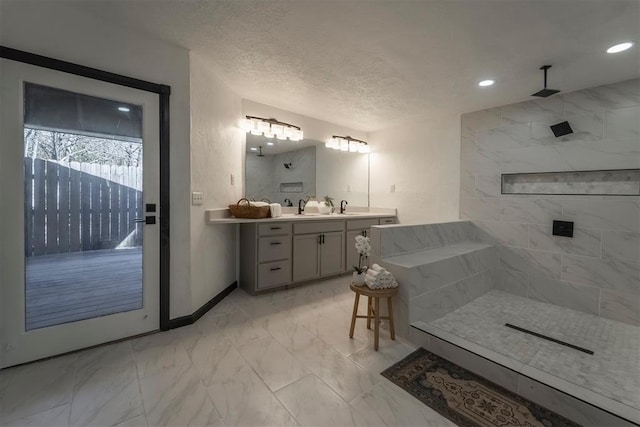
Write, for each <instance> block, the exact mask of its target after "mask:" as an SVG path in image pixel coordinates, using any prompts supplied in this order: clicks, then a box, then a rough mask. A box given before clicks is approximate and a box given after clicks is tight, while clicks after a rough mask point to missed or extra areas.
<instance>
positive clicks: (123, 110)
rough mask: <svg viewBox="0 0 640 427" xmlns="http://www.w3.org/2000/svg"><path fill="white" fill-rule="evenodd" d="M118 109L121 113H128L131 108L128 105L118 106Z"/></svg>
mask: <svg viewBox="0 0 640 427" xmlns="http://www.w3.org/2000/svg"><path fill="white" fill-rule="evenodd" d="M118 111H122V112H123V113H128V112H129V111H131V109H129V107H118Z"/></svg>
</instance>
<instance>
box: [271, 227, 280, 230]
mask: <svg viewBox="0 0 640 427" xmlns="http://www.w3.org/2000/svg"><path fill="white" fill-rule="evenodd" d="M271 229H272V230H282V227H271Z"/></svg>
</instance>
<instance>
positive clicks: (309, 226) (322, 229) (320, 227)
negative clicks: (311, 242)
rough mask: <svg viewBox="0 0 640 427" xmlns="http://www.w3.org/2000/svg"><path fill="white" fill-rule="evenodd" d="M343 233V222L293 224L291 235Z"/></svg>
mask: <svg viewBox="0 0 640 427" xmlns="http://www.w3.org/2000/svg"><path fill="white" fill-rule="evenodd" d="M332 231H344V221H325V222H301V223H297V224H293V234H312V233H330V232H332Z"/></svg>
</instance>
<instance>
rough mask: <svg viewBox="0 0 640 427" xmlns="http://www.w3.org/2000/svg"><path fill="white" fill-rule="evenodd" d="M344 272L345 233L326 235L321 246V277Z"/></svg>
mask: <svg viewBox="0 0 640 427" xmlns="http://www.w3.org/2000/svg"><path fill="white" fill-rule="evenodd" d="M342 272H344V231H338V232H333V233H324V234H323V235H322V244H321V245H320V275H321V276H327V275H330V274H338V273H342Z"/></svg>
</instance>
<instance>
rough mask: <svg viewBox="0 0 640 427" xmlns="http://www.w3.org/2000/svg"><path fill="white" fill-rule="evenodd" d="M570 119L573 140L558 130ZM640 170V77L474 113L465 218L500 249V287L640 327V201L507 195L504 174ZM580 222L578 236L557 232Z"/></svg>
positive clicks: (465, 155)
mask: <svg viewBox="0 0 640 427" xmlns="http://www.w3.org/2000/svg"><path fill="white" fill-rule="evenodd" d="M564 120H567V121H569V123H570V124H571V127H572V128H573V129H574V132H575V133H573V134H571V135H566V136H564V137H560V138H555V137H554V136H553V134H552V133H551V131H550V129H549V126H550V125H552V124H555V123H558V122H560V121H564ZM638 167H640V79H634V80H629V81H624V82H619V83H614V84H610V85H605V86H598V87H594V88H590V89H584V90H580V91H576V92H571V93H560V94H558V95H556V96H553V97H550V98H546V99H536V100H531V101H526V102H521V103H518V104H512V105H506V106H502V107H496V108H491V109H488V110H483V111H478V112H473V113H469V114H464V115H463V116H462V120H461V192H460V194H461V199H460V216H461V219H466V220H471V221H472V222H473V223H474V225H475V226H476V227H477V232H476V236H477V239H478V240H480V241H482V242H486V243H490V244H494V245H499V250H498V254H499V261H498V268H497V270H496V272H497V276H496V279H495V280H496V282H495V287H496V288H498V289H501V290H505V291H508V292H512V293H514V294H517V295H521V296H528V297H529V298H532V299H536V300H539V301H545V302H550V303H553V304H558V305H561V306H566V307H570V308H573V309H578V310H581V311H584V312H587V313H591V314H596V315H599V316H602V317H606V318H609V319H614V320H618V321H622V322H626V323H630V324H634V325H640V197H638V196H589V195H582V196H560V195H554V196H545V195H528V196H527V195H502V194H500V191H499V186H498V187H496V183H499V179H500V175H501V174H503V173H526V172H570V171H579V170H609V169H630V168H638ZM554 219H561V220H566V221H574V227H575V228H574V230H575V234H574V237H573V238H565V237H557V236H552V235H551V226H552V221H553V220H554Z"/></svg>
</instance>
